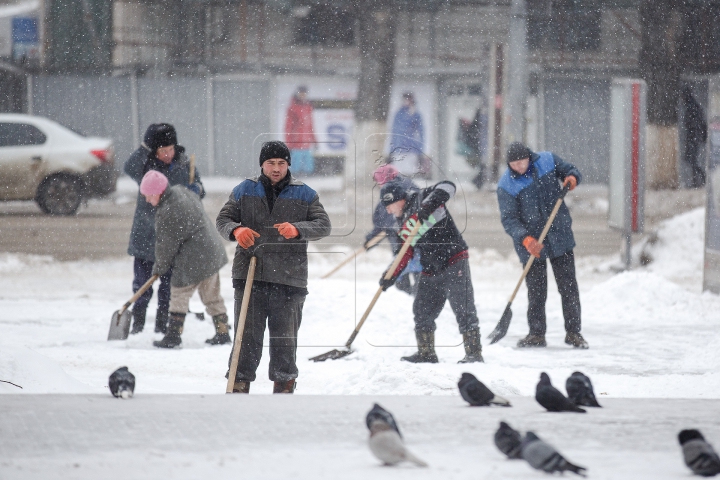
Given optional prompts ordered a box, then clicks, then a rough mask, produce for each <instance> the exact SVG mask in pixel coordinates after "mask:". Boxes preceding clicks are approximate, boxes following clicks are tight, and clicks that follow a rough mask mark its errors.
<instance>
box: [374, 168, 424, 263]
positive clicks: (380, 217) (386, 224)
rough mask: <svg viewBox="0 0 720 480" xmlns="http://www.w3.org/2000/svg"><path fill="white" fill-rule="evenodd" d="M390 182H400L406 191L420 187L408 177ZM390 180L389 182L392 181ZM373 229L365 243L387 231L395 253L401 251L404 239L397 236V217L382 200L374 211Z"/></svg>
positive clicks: (397, 178)
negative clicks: (389, 211)
mask: <svg viewBox="0 0 720 480" xmlns="http://www.w3.org/2000/svg"><path fill="white" fill-rule="evenodd" d="M390 182H399V183H400V184H401V185H402V186H403V188H404V189H405V190H406V191H418V190H420V187H418V186H417V185H415V183H414V182H413V181H412V180H410V179H409V178H407V177H395V178H394V179H393V180H391V181H390ZM390 182H388V183H390ZM372 219H373V229H372V230H371V231H370V233H368V234H367V235H365V243H367V242H369V241H370V240H371V239H373V238H375V237H376V236H377V235H378V234H380V232H385V234H386V235H387V238H388V240H389V241H390V245H391V248H392V251H393V253H394V254H396V253H397V252H399V251H400V248H401V247H402V241H401V240H400V237H398V236H397V230H398V223H397V220H396V219H395V217H394V216H393V215H392V214H391V213H388V212H387V210H386V209H385V206H384V205H383V204H382V202H378V204H377V205H376V206H375V210H374V211H373V217H372Z"/></svg>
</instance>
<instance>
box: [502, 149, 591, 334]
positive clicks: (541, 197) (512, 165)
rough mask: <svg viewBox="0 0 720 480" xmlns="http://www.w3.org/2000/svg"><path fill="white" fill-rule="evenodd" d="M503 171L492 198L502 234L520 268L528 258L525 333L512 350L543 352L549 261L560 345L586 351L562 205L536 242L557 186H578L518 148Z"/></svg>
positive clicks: (563, 169)
mask: <svg viewBox="0 0 720 480" xmlns="http://www.w3.org/2000/svg"><path fill="white" fill-rule="evenodd" d="M507 162H508V167H509V168H508V169H507V170H506V171H505V174H504V175H503V176H502V178H501V179H500V181H499V182H498V188H497V196H498V203H499V205H500V218H501V221H502V224H503V227H504V228H505V231H506V232H507V234H508V235H510V236H511V237H512V239H513V243H514V244H515V251H516V252H517V254H518V256H519V257H520V261H521V262H522V263H526V262H527V261H528V260H529V259H530V255H533V256H534V257H535V258H537V259H538V261H535V262H533V265H532V267H530V271H529V272H528V274H527V277H526V278H525V282H526V284H527V289H528V313H527V317H528V324H529V326H530V333H529V334H528V336H527V337H525V338H523V339H522V340H520V341H519V342H518V344H517V345H518V347H545V346H547V343H546V342H545V331H546V319H545V301H546V300H547V262H546V259H550V265H552V269H553V273H554V274H555V281H556V282H557V285H558V290H559V291H560V297H561V298H562V309H563V317H564V318H565V331H566V335H565V343H567V344H568V345H572V346H573V347H575V348H588V344H587V342H586V341H585V339H584V338H583V337H582V335H581V334H580V327H581V322H580V293H579V290H578V284H577V278H576V276H575V256H574V254H573V248H574V247H575V238H574V237H573V233H572V219H571V218H570V212H569V211H568V208H567V206H566V205H565V204H564V203H563V204H562V205H561V206H560V210H559V211H558V213H557V216H556V217H555V220H554V221H553V223H552V226H551V227H550V230H549V231H548V234H547V236H546V237H545V240H544V241H543V243H539V242H538V241H537V238H538V237H539V236H540V233H541V232H542V229H543V227H544V226H545V223H546V222H547V219H548V218H549V217H550V212H551V211H552V209H553V207H554V206H555V202H556V201H557V199H558V197H559V196H560V191H561V187H560V183H559V181H560V182H562V184H563V186H565V185H569V188H570V190H572V189H574V188H575V186H577V184H578V183H579V182H580V181H581V180H582V175H580V172H579V171H578V169H577V168H575V166H574V165H572V164H570V163H567V162H565V161H564V160H562V159H561V158H560V157H558V156H557V155H555V154H553V153H551V152H539V153H533V152H532V151H531V150H530V149H529V148H528V147H526V146H525V145H523V144H522V143H520V142H513V143H512V144H510V146H509V147H508V152H507Z"/></svg>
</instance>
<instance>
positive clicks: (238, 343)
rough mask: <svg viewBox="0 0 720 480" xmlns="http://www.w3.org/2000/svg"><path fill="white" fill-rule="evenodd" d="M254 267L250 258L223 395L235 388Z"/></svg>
mask: <svg viewBox="0 0 720 480" xmlns="http://www.w3.org/2000/svg"><path fill="white" fill-rule="evenodd" d="M255 265H257V258H256V257H252V258H250V267H249V268H248V274H247V281H246V282H245V290H244V291H243V299H242V304H241V305H240V315H239V317H238V324H237V328H236V329H235V342H234V343H233V351H232V359H231V360H230V370H229V371H228V383H227V388H225V393H232V391H233V387H234V386H235V374H236V373H237V367H238V362H239V361H240V348H241V347H242V338H243V334H244V333H245V319H246V318H247V313H248V305H249V304H250V292H252V286H253V280H254V279H255Z"/></svg>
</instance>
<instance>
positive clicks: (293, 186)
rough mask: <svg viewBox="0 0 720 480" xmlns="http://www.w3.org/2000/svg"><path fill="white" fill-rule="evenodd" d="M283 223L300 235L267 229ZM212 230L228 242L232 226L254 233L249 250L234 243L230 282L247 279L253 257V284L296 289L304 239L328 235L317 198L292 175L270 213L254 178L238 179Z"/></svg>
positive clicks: (303, 281)
mask: <svg viewBox="0 0 720 480" xmlns="http://www.w3.org/2000/svg"><path fill="white" fill-rule="evenodd" d="M288 175H290V173H289V172H288ZM283 222H290V223H292V224H293V225H294V226H295V228H297V229H298V232H299V233H300V235H299V236H298V237H297V238H291V239H289V240H286V239H285V238H283V237H282V236H280V234H279V233H278V231H277V229H276V228H275V227H273V225H274V224H276V223H283ZM216 226H217V230H218V232H220V235H221V236H222V237H223V238H225V239H227V240H230V241H233V242H235V237H234V236H233V230H235V229H236V228H237V227H249V228H251V229H253V230H255V231H256V232H257V233H259V234H260V237H259V238H256V239H255V245H253V246H252V247H250V248H249V249H247V250H246V249H244V248H242V247H241V246H240V245H238V246H237V248H236V249H235V261H234V262H233V271H232V276H233V279H238V280H245V279H247V274H248V268H249V266H250V258H251V257H252V256H253V255H255V256H256V257H257V267H256V269H255V280H256V281H262V282H270V283H280V284H283V285H290V286H293V287H300V288H305V287H307V277H308V260H307V245H308V241H309V240H319V239H321V238H323V237H327V236H328V235H330V231H331V226H330V218H329V217H328V214H327V213H326V212H325V209H324V208H323V206H322V204H321V203H320V198H319V197H318V194H317V193H316V192H315V190H313V189H312V188H310V187H308V186H307V185H305V184H304V183H302V182H301V181H300V180H297V179H295V178H292V177H291V178H290V183H289V184H288V185H287V186H286V187H285V188H284V189H283V190H282V191H281V192H280V195H279V196H278V197H277V199H276V200H275V205H274V207H273V210H272V213H270V207H269V205H268V201H267V198H266V196H265V187H264V186H263V184H262V183H261V182H260V181H259V179H258V177H255V178H251V179H247V180H245V181H243V182H242V183H241V184H240V185H238V186H237V187H235V188H234V189H233V191H232V193H231V194H230V199H229V200H228V201H227V203H226V204H225V206H223V208H222V209H221V210H220V213H219V214H218V217H217V221H216ZM173 275H174V272H173Z"/></svg>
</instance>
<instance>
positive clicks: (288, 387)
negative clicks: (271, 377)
mask: <svg viewBox="0 0 720 480" xmlns="http://www.w3.org/2000/svg"><path fill="white" fill-rule="evenodd" d="M294 391H295V379H293V380H288V381H287V382H275V384H274V385H273V393H293V392H294Z"/></svg>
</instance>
